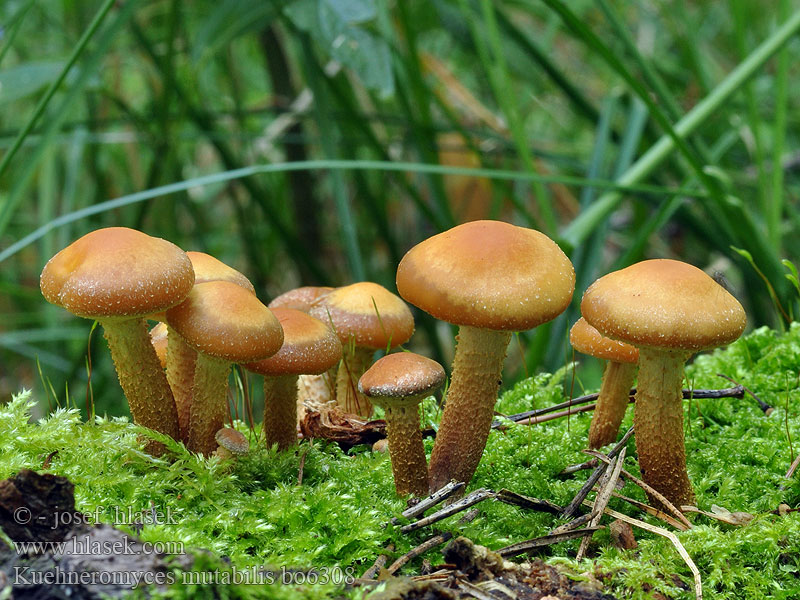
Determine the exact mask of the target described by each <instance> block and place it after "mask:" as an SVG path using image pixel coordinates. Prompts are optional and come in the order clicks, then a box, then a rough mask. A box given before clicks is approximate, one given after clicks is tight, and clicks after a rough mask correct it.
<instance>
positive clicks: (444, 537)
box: [386, 490, 480, 575]
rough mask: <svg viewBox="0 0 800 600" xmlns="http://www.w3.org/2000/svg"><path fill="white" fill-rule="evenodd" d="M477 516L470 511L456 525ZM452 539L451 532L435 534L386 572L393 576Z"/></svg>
mask: <svg viewBox="0 0 800 600" xmlns="http://www.w3.org/2000/svg"><path fill="white" fill-rule="evenodd" d="M478 491H480V490H478ZM473 494H474V492H473ZM473 494H470V496H472V495H473ZM468 497H469V496H467V498H468ZM467 498H464V499H463V500H466V499H467ZM463 500H462V501H463ZM451 506H452V505H451ZM477 516H478V510H477V509H475V510H471V511H469V512H468V513H467V514H465V515H464V516H463V517H461V518H460V519H459V520H458V523H459V524H460V525H464V524H466V523H469V522H470V521H472V520H473V519H475V517H477ZM452 537H453V533H452V532H451V531H445V532H443V533H440V534H437V535H435V536H433V537H432V538H429V539H427V540H425V541H424V542H422V543H421V544H420V545H419V546H417V547H415V548H412V549H411V550H409V551H408V552H406V553H405V554H404V555H403V556H401V557H400V558H398V559H397V560H396V561H394V562H393V563H392V564H391V565H390V566H389V568H388V569H386V571H387V572H389V573H390V574H392V575H394V573H395V572H396V571H397V570H398V569H399V568H400V567H402V566H403V565H404V564H406V563H407V562H408V561H410V560H411V559H413V558H416V557H417V556H421V555H422V554H425V553H426V552H427V551H428V550H431V549H433V548H435V547H436V546H439V545H441V544H444V543H445V542H446V541H448V540H449V539H450V538H452Z"/></svg>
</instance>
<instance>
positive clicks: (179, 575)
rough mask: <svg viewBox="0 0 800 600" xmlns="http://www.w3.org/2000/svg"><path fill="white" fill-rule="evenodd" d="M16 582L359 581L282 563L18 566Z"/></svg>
mask: <svg viewBox="0 0 800 600" xmlns="http://www.w3.org/2000/svg"><path fill="white" fill-rule="evenodd" d="M12 577H13V581H14V585H17V586H22V585H50V586H53V585H67V586H69V585H82V586H91V585H115V586H123V587H129V588H131V589H133V588H135V587H137V586H138V585H140V584H143V585H159V586H165V585H173V584H182V585H200V586H209V585H223V586H227V585H276V584H280V585H305V586H313V585H337V586H338V585H348V584H352V583H353V582H354V581H355V570H354V568H353V567H346V568H344V569H342V568H341V567H332V568H327V567H321V568H318V569H312V570H310V571H298V570H293V569H287V568H286V567H281V568H280V569H278V570H268V569H264V568H263V567H255V566H254V567H248V568H245V569H238V568H236V567H231V568H230V569H225V570H215V571H181V572H176V571H166V572H164V571H158V572H152V571H102V572H97V571H92V572H88V571H80V572H77V571H65V570H63V569H61V568H60V567H58V566H56V567H54V568H52V569H48V570H46V571H40V570H35V569H32V568H31V567H14V573H13V576H12Z"/></svg>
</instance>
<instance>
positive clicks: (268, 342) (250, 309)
mask: <svg viewBox="0 0 800 600" xmlns="http://www.w3.org/2000/svg"><path fill="white" fill-rule="evenodd" d="M167 323H168V324H169V326H170V330H171V334H170V335H172V334H177V335H179V336H180V337H181V338H182V340H183V341H184V342H186V343H187V344H188V345H189V346H190V347H191V348H192V349H193V350H195V351H196V352H197V360H196V362H195V369H194V379H193V383H192V404H191V409H190V412H189V436H188V442H187V446H188V448H189V449H190V450H192V451H194V452H199V453H202V454H211V453H212V452H213V451H214V450H215V449H216V447H217V444H216V441H215V440H214V435H215V434H216V432H217V431H218V430H219V429H220V428H221V427H222V425H223V422H224V420H225V416H226V412H227V407H228V398H227V392H228V372H229V371H230V367H231V363H246V362H253V361H257V360H263V359H265V358H268V357H270V356H272V355H273V354H275V353H276V352H277V351H278V350H279V349H280V347H281V344H282V343H283V330H282V329H281V326H280V323H278V320H277V319H276V318H275V316H274V315H273V314H272V312H271V311H270V310H269V309H268V308H267V307H266V306H264V305H263V304H262V303H261V302H260V301H259V300H258V298H256V296H255V294H253V293H251V292H250V291H249V290H247V289H245V288H243V287H241V286H239V285H237V284H235V283H231V282H230V281H208V282H206V283H200V284H198V285H196V286H194V287H193V288H192V291H191V292H189V295H188V296H187V298H186V300H184V301H183V302H182V303H180V304H179V305H177V306H175V307H173V308H171V309H169V310H168V311H167ZM168 358H169V357H168Z"/></svg>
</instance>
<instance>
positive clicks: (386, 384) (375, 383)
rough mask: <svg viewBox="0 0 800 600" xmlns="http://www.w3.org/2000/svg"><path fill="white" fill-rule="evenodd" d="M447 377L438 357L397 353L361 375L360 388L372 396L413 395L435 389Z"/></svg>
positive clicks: (382, 359) (384, 358)
mask: <svg viewBox="0 0 800 600" xmlns="http://www.w3.org/2000/svg"><path fill="white" fill-rule="evenodd" d="M444 379H445V373H444V369H443V368H442V366H441V365H440V364H439V363H437V362H436V361H435V360H431V359H430V358H426V357H424V356H420V355H419V354H414V353H413V352H396V353H395V354H387V355H386V356H384V357H382V358H380V359H378V360H376V361H375V364H373V365H372V366H371V367H370V368H369V369H367V371H366V372H365V373H364V374H363V375H362V376H361V379H360V380H359V381H358V389H359V391H360V392H361V393H362V394H364V395H365V396H368V397H370V398H409V397H414V396H420V395H422V394H426V393H428V392H430V391H432V390H435V389H436V388H438V387H439V386H441V385H442V384H443V383H444Z"/></svg>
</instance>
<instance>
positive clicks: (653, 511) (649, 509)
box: [614, 475, 690, 531]
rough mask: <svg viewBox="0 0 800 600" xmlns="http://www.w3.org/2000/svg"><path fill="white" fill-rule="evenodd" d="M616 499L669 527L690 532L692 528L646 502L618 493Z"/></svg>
mask: <svg viewBox="0 0 800 600" xmlns="http://www.w3.org/2000/svg"><path fill="white" fill-rule="evenodd" d="M623 477H624V475H623ZM614 497H615V498H619V499H620V500H624V501H625V502H627V503H628V504H631V505H633V506H635V507H636V508H638V509H639V510H641V511H644V512H646V513H647V514H648V515H650V516H653V517H655V518H656V519H659V520H661V521H664V523H666V524H667V525H671V526H672V527H674V528H675V529H677V530H678V531H689V529H690V527H687V526H686V525H685V524H684V523H682V522H681V521H679V520H678V519H675V518H673V517H670V516H669V515H668V514H667V513H665V512H664V511H662V510H659V509H657V508H656V507H654V506H650V505H649V504H645V503H644V502H639V501H638V500H634V499H633V498H629V497H628V496H623V495H622V494H619V493H617V492H614Z"/></svg>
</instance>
